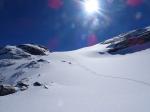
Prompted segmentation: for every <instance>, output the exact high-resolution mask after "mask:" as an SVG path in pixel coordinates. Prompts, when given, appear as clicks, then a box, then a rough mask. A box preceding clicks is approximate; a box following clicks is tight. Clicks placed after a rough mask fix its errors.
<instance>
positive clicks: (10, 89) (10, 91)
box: [0, 85, 17, 96]
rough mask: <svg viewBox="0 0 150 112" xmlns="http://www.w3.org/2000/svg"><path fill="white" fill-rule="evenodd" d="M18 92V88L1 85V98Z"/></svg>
mask: <svg viewBox="0 0 150 112" xmlns="http://www.w3.org/2000/svg"><path fill="white" fill-rule="evenodd" d="M15 92H17V90H16V88H15V87H14V86H11V85H0V96H5V95H9V94H13V93H15Z"/></svg>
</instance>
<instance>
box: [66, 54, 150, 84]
mask: <svg viewBox="0 0 150 112" xmlns="http://www.w3.org/2000/svg"><path fill="white" fill-rule="evenodd" d="M66 56H67V57H69V58H71V59H72V60H74V62H76V64H77V65H78V66H80V67H81V68H82V69H84V70H86V71H88V72H90V73H91V74H93V75H96V76H98V77H105V78H112V79H120V80H127V81H131V82H134V83H138V84H142V85H145V86H149V87H150V83H148V82H145V81H141V80H136V79H132V78H127V77H119V76H113V75H104V74H100V73H97V72H96V71H94V70H92V69H90V68H88V67H87V66H85V65H83V64H81V63H80V62H79V61H77V60H76V59H75V58H73V57H72V56H71V55H66Z"/></svg>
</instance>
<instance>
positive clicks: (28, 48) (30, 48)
mask: <svg viewBox="0 0 150 112" xmlns="http://www.w3.org/2000/svg"><path fill="white" fill-rule="evenodd" d="M17 47H18V48H21V49H22V50H23V51H25V52H27V53H29V54H32V55H46V53H45V52H46V51H48V49H46V48H44V47H41V46H35V45H18V46H17Z"/></svg>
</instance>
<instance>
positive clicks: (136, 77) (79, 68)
mask: <svg viewBox="0 0 150 112" xmlns="http://www.w3.org/2000/svg"><path fill="white" fill-rule="evenodd" d="M104 48H105V45H100V44H98V45H95V46H92V47H87V48H83V49H80V50H76V51H70V52H54V53H49V55H46V56H36V57H34V58H31V59H30V60H27V59H21V60H11V61H12V62H13V63H15V64H14V65H11V66H8V67H1V68H0V72H1V74H4V75H5V76H7V77H6V79H7V80H6V81H5V83H11V84H13V83H16V79H10V78H11V74H15V73H17V72H23V75H22V76H21V78H28V79H29V80H30V81H29V83H30V87H29V89H27V90H25V91H19V92H17V93H15V94H12V95H8V96H3V97H0V112H150V69H149V67H150V49H147V50H143V51H140V52H136V53H132V54H126V55H110V54H99V53H98V52H99V50H100V49H104ZM38 59H44V60H46V61H47V62H49V63H46V62H44V63H38V64H37V65H36V64H35V65H36V66H31V67H25V65H24V64H25V63H26V65H28V64H27V63H30V62H31V61H35V60H38ZM22 64H23V65H22ZM20 65H22V66H20ZM18 66H20V68H18V69H16V68H17V67H18ZM39 74H40V75H39ZM17 80H19V78H18V79H17ZM35 81H39V82H41V83H43V84H46V85H47V86H48V89H44V88H42V87H34V86H32V84H33V82H35Z"/></svg>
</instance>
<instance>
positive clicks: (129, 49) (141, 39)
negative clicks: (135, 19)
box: [102, 28, 150, 54]
mask: <svg viewBox="0 0 150 112" xmlns="http://www.w3.org/2000/svg"><path fill="white" fill-rule="evenodd" d="M149 29H150V28H143V29H137V30H134V31H131V32H128V33H124V34H121V35H119V36H117V37H115V38H112V39H109V40H106V41H105V42H103V43H102V44H109V45H108V46H107V48H108V51H107V52H108V53H110V54H127V53H133V52H137V51H140V50H144V49H147V48H150V30H149Z"/></svg>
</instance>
